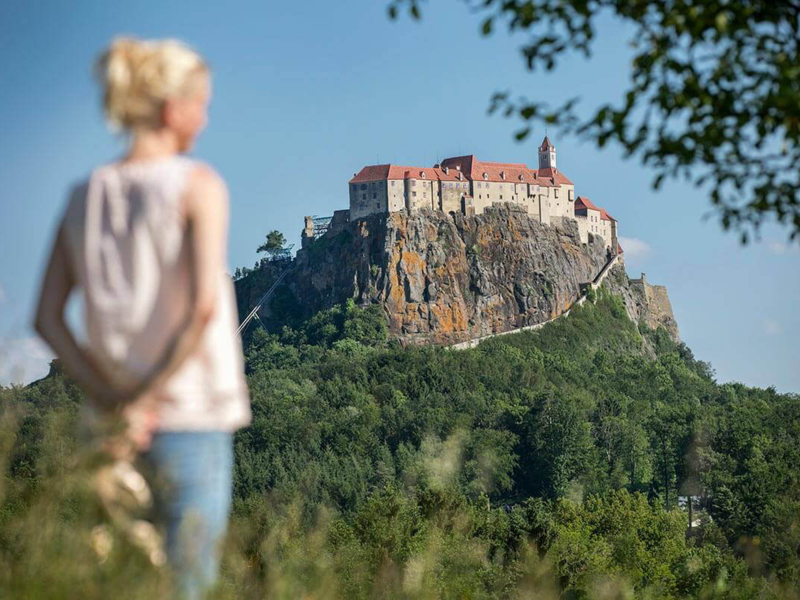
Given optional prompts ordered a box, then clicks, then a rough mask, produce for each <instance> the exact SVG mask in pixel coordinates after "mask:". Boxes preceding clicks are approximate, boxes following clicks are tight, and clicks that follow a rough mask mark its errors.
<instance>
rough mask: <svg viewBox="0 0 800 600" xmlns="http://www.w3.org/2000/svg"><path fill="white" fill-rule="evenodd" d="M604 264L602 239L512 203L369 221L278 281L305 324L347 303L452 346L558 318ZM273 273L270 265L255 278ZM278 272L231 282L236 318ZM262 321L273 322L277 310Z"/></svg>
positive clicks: (400, 330) (407, 338)
mask: <svg viewBox="0 0 800 600" xmlns="http://www.w3.org/2000/svg"><path fill="white" fill-rule="evenodd" d="M608 258H609V257H608V256H607V252H606V249H605V245H604V243H603V241H602V240H601V239H599V238H595V239H594V240H593V241H591V242H590V243H589V244H588V245H584V244H581V243H580V240H579V237H578V228H577V225H576V223H575V222H574V221H572V220H565V221H564V222H563V223H559V224H557V225H555V226H549V225H542V224H541V223H539V222H538V221H536V220H534V219H532V218H530V217H529V216H528V215H527V214H526V213H525V212H524V211H522V210H519V209H518V208H516V207H514V206H513V205H508V204H506V205H501V206H498V207H496V208H492V209H489V210H487V211H486V212H485V213H484V214H481V215H478V216H465V215H462V214H456V215H454V216H451V215H448V214H445V213H442V212H438V211H436V212H435V211H419V212H414V213H412V214H408V213H406V212H405V211H402V212H398V213H391V214H385V215H373V216H371V217H369V218H366V219H362V220H359V221H356V222H354V223H350V224H349V225H348V226H347V227H345V228H343V229H341V230H339V231H338V232H336V233H335V234H326V235H325V236H323V237H321V238H319V239H318V240H316V241H314V242H312V243H310V244H307V246H306V247H305V248H304V249H302V250H300V251H299V252H298V254H297V258H296V259H295V261H294V265H293V267H292V271H291V272H290V273H289V275H288V276H287V278H286V279H285V280H284V281H285V283H286V286H287V288H288V290H290V292H291V298H289V300H288V304H290V305H292V306H293V307H294V308H295V309H299V310H300V311H301V312H302V313H303V315H302V316H309V315H311V314H313V313H315V312H317V311H318V310H321V309H323V308H328V307H330V306H332V305H334V304H336V303H339V302H344V301H345V300H347V299H353V300H354V301H355V302H356V303H357V304H360V305H367V304H372V303H377V304H379V305H380V306H381V307H382V308H383V311H384V314H385V315H386V319H387V323H388V325H389V330H390V332H391V334H392V335H393V336H394V337H395V338H397V339H398V340H400V341H401V343H404V344H431V343H433V344H453V343H457V342H463V341H466V340H469V339H473V338H477V337H482V336H486V335H490V334H493V333H499V332H503V331H508V330H511V329H517V328H519V327H524V326H527V325H534V324H537V323H542V322H544V321H547V320H549V319H551V318H553V317H556V316H558V315H560V314H561V313H562V312H564V311H565V310H567V309H568V308H569V307H570V306H571V305H572V303H574V302H575V300H577V298H578V297H579V294H580V289H581V284H584V283H586V282H589V281H591V280H592V279H594V277H595V276H596V275H597V274H598V273H599V272H600V270H601V269H602V268H603V265H604V264H605V263H606V261H607V260H608ZM278 268H279V267H277V266H276V265H272V264H270V263H267V264H266V265H265V266H264V267H263V268H262V270H263V269H266V270H267V271H269V270H274V271H276V273H277V269H278ZM620 271H621V273H622V277H623V278H624V281H622V280H620V281H619V282H618V281H617V279H619V278H618V277H613V279H614V284H613V285H614V286H615V288H620V290H622V291H623V293H621V294H620V295H622V296H623V299H624V300H625V303H626V307H627V308H628V311H629V314H631V317H632V318H634V320H635V321H636V322H639V321H640V320H642V318H643V315H646V314H648V310H649V309H648V308H647V303H646V298H645V299H642V298H640V297H639V294H638V292H637V291H636V290H634V289H633V288H632V287H631V286H630V285H628V280H627V277H625V276H624V269H620ZM276 273H273V274H270V273H266V274H261V279H262V281H263V283H262V285H260V286H258V287H260V288H261V289H257V290H256V289H255V287H254V286H252V285H248V282H247V279H248V278H249V277H248V278H245V280H242V281H239V282H237V292H238V294H239V296H240V302H241V304H242V305H241V306H240V312H243V310H242V309H244V308H247V307H248V306H250V307H252V306H253V305H254V304H255V301H256V300H257V297H258V296H259V295H260V293H263V292H264V291H265V290H266V287H264V286H265V285H266V283H267V282H268V281H269V280H271V279H274V278H275V277H276V276H277V275H276ZM264 275H266V277H264ZM250 277H253V275H251V276H250ZM248 288H250V289H248ZM620 290H616V289H615V291H617V293H620ZM286 303H287V302H286V301H284V304H286ZM670 316H671V313H670ZM261 317H262V319H264V320H266V321H268V322H269V321H272V322H275V321H276V320H279V315H277V314H276V307H275V303H273V304H272V305H271V306H268V307H265V308H264V309H262V313H261ZM673 321H674V319H673ZM675 334H676V335H677V328H676V329H675Z"/></svg>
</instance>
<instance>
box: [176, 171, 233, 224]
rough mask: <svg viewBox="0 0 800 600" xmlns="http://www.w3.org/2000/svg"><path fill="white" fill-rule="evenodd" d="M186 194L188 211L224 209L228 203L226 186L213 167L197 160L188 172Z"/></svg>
mask: <svg viewBox="0 0 800 600" xmlns="http://www.w3.org/2000/svg"><path fill="white" fill-rule="evenodd" d="M186 196H187V198H186V199H187V202H188V208H189V211H190V212H193V210H197V209H200V210H203V209H205V210H208V209H212V210H213V209H214V208H217V209H224V207H226V206H227V204H228V187H227V185H225V180H224V179H223V178H222V176H221V175H220V174H219V173H217V171H216V170H214V168H213V167H211V166H210V165H208V164H206V163H202V162H198V163H196V164H195V166H194V168H193V169H192V171H191V172H190V173H189V180H188V182H187V187H186Z"/></svg>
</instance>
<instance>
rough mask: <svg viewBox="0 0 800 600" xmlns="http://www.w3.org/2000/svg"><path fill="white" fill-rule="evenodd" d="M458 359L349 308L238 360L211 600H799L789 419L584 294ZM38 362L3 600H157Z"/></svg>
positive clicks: (2, 393) (162, 585) (5, 501)
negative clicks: (407, 340)
mask: <svg viewBox="0 0 800 600" xmlns="http://www.w3.org/2000/svg"><path fill="white" fill-rule="evenodd" d="M592 300H593V301H591V302H587V303H586V304H584V305H583V306H581V307H578V308H575V309H574V310H573V311H572V312H571V314H570V315H569V317H568V318H565V319H561V320H559V321H557V322H554V323H551V324H549V325H547V326H546V327H544V328H542V329H540V330H538V331H529V332H523V333H518V334H514V335H508V336H503V337H500V338H495V339H492V340H488V341H485V342H483V343H481V344H480V345H479V346H478V347H477V348H474V349H470V350H458V351H456V350H452V349H447V348H440V347H401V346H400V345H398V344H397V343H396V342H393V341H392V340H390V339H389V336H388V335H387V329H386V325H385V320H384V316H383V314H382V313H381V311H380V308H378V307H377V306H373V307H369V308H361V307H358V306H355V305H354V304H353V303H348V304H344V305H339V306H336V307H334V308H332V309H329V310H326V311H323V312H320V313H318V314H316V315H314V316H313V317H312V318H311V319H309V320H307V321H304V322H300V323H292V326H288V325H287V326H284V327H283V328H282V329H280V330H275V331H272V332H267V331H266V330H265V329H264V328H263V327H261V326H259V325H258V324H257V323H256V324H255V326H253V327H252V328H251V329H250V331H249V334H248V336H247V338H246V344H245V355H246V368H247V377H248V382H249V385H250V390H251V396H252V408H253V423H252V425H251V426H250V427H248V428H246V429H244V430H242V431H240V432H239V433H238V434H237V437H236V446H235V453H236V469H235V480H234V509H233V515H232V521H231V530H230V534H229V536H228V540H227V542H226V547H225V554H224V559H223V576H222V582H221V584H220V585H219V587H218V589H217V590H216V596H215V597H219V598H348V599H350V598H354V599H361V598H363V599H367V598H403V599H406V598H408V599H411V598H533V597H536V598H648V599H650V598H730V599H746V598H747V599H751V598H752V599H755V598H776V599H789V598H800V595H799V594H798V591H797V590H798V589H799V588H800V518H799V517H800V467H799V466H798V465H800V397H798V395H796V394H780V393H777V392H776V390H775V389H773V388H768V389H757V388H752V387H748V386H745V385H741V384H738V383H718V382H716V381H715V376H714V371H713V369H712V368H711V366H710V365H709V364H708V363H705V362H703V361H701V360H698V359H697V358H695V357H694V355H693V353H692V351H691V350H690V349H689V348H688V347H686V346H685V345H684V344H682V343H681V344H676V343H675V342H674V341H672V339H670V337H669V335H667V333H666V332H665V331H663V330H657V331H653V330H649V329H646V328H645V327H644V326H641V327H640V326H638V325H637V324H635V323H633V322H631V321H630V319H629V318H628V316H627V314H626V312H625V310H624V307H623V306H622V303H621V301H620V300H619V299H618V298H616V297H615V296H613V295H611V294H610V293H608V292H607V291H605V290H604V289H602V288H601V289H600V290H599V292H598V293H597V294H596V296H595V297H593V298H592ZM83 401H84V398H83V395H82V393H81V392H80V390H79V389H78V388H77V387H76V386H75V385H74V384H73V383H72V382H70V381H69V380H68V379H67V378H66V377H65V376H64V375H63V374H62V373H61V372H60V371H59V368H58V363H57V362H54V363H53V365H52V367H51V372H50V374H49V375H48V376H47V377H46V378H44V379H42V380H40V381H37V382H34V383H32V384H30V385H28V386H25V387H20V386H14V387H10V388H0V410H1V411H2V413H0V468H2V469H3V473H4V477H3V479H2V483H1V484H0V591H2V593H0V596H3V597H13V598H74V597H81V598H107V597H112V596H113V597H119V598H128V597H130V598H152V597H160V596H161V597H164V596H168V595H169V593H168V590H169V589H170V588H169V586H170V582H169V576H168V573H166V572H165V571H164V569H157V568H154V567H152V566H151V565H150V564H149V562H148V561H147V560H146V558H145V557H144V556H143V555H141V553H139V552H137V551H136V549H135V548H133V547H132V546H131V544H130V543H129V541H127V540H126V539H125V536H124V535H122V534H121V532H117V531H114V530H113V529H112V530H111V536H110V537H108V538H107V539H105V542H104V543H105V547H104V548H102V549H100V550H99V549H98V542H97V539H95V537H96V536H95V537H93V533H92V532H93V531H96V527H97V525H98V524H100V523H103V522H105V521H106V520H107V515H105V514H104V512H103V510H102V508H101V507H100V506H99V505H98V503H97V501H96V499H95V498H94V497H93V494H92V488H91V485H90V482H91V473H92V470H93V469H95V468H97V465H98V464H101V463H102V461H103V460H107V459H104V457H103V454H102V453H100V452H98V449H97V448H96V446H95V445H93V444H91V443H89V442H88V441H87V440H86V438H85V436H83V435H82V434H81V431H80V427H79V424H80V420H81V417H80V415H81V406H82V403H83Z"/></svg>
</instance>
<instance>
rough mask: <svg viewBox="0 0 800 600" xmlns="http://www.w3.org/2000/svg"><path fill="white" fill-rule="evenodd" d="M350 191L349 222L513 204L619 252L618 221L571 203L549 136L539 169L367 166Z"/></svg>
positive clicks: (475, 163)
mask: <svg viewBox="0 0 800 600" xmlns="http://www.w3.org/2000/svg"><path fill="white" fill-rule="evenodd" d="M349 187H350V211H349V220H350V221H354V220H357V219H360V218H362V217H366V216H368V215H371V214H375V213H387V212H397V211H400V210H408V211H415V210H420V209H424V208H428V209H433V210H441V211H444V212H447V213H451V214H455V213H456V212H461V213H463V214H466V215H475V214H481V213H482V212H483V211H484V210H485V209H486V208H487V207H490V206H492V205H493V204H496V203H500V202H511V203H514V204H518V205H520V206H522V207H523V208H524V209H525V210H526V212H527V213H528V214H529V215H531V216H532V217H533V218H535V219H537V220H539V221H540V222H542V223H546V224H554V223H556V222H557V221H558V220H560V219H573V220H575V221H576V222H577V224H578V231H579V233H580V239H581V242H583V243H588V240H589V236H590V235H592V236H599V237H601V238H602V239H603V241H604V242H605V244H606V247H607V248H608V249H609V251H611V252H612V253H618V252H621V248H620V247H619V242H618V237H617V236H618V231H617V220H616V219H614V218H613V217H612V216H611V215H609V214H608V213H607V212H606V211H605V210H603V209H602V208H600V207H598V206H595V205H594V204H593V203H592V202H591V201H590V200H589V199H588V198H586V197H582V196H578V197H577V198H576V197H575V184H573V183H572V181H570V180H569V179H568V178H567V177H566V176H565V175H564V174H563V173H562V172H561V171H559V170H558V168H557V166H556V148H555V146H554V145H553V144H552V143H551V142H550V140H549V139H548V138H547V136H545V138H544V140H543V141H542V145H541V146H539V168H538V169H529V168H528V166H527V165H525V164H523V163H497V162H483V161H479V160H478V159H477V158H475V156H472V155H469V156H457V157H455V158H447V159H445V160H443V161H442V162H441V163H440V164H435V165H434V166H433V167H404V166H399V165H393V164H383V165H370V166H366V167H364V168H363V169H361V171H359V172H358V173H356V174H355V175H354V176H353V178H352V179H351V180H350V182H349ZM337 212H338V211H337Z"/></svg>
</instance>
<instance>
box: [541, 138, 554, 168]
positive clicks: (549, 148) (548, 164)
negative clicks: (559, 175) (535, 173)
mask: <svg viewBox="0 0 800 600" xmlns="http://www.w3.org/2000/svg"><path fill="white" fill-rule="evenodd" d="M539 168H540V169H555V168H556V147H555V146H553V144H552V143H551V142H550V138H548V137H547V134H546V133H545V135H544V139H543V140H542V145H541V146H539Z"/></svg>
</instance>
